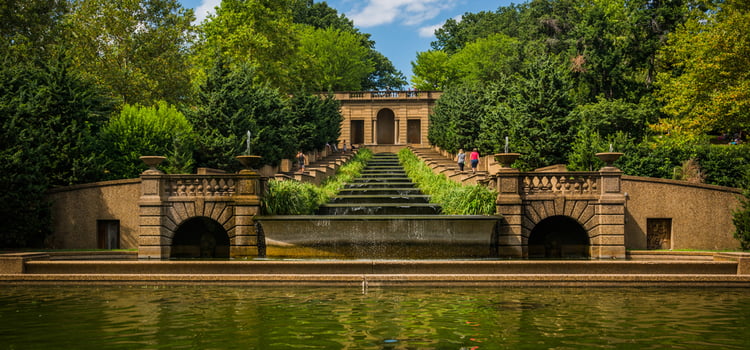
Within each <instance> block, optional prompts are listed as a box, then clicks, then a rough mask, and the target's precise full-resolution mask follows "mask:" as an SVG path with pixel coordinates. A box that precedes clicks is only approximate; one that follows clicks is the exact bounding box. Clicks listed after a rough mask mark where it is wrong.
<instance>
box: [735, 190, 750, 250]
mask: <svg viewBox="0 0 750 350" xmlns="http://www.w3.org/2000/svg"><path fill="white" fill-rule="evenodd" d="M748 179H749V180H750V176H748ZM740 203H741V206H740V208H738V209H737V210H735V211H734V212H733V213H732V223H733V224H734V228H735V231H734V238H736V239H737V240H738V241H740V247H741V248H742V250H744V251H748V250H750V190H745V193H744V198H741V199H740Z"/></svg>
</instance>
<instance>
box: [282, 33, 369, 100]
mask: <svg viewBox="0 0 750 350" xmlns="http://www.w3.org/2000/svg"><path fill="white" fill-rule="evenodd" d="M298 27H299V30H298V31H297V32H298V33H299V38H300V39H299V41H300V56H301V60H300V63H298V64H297V65H296V67H295V69H296V70H298V71H297V73H296V74H295V75H297V76H298V77H300V78H302V79H301V80H302V81H303V82H304V84H306V85H307V87H308V88H307V90H308V91H356V90H360V89H361V87H362V86H361V85H360V84H361V83H362V81H364V80H365V79H366V78H367V77H369V76H370V74H371V73H372V72H374V71H375V67H374V66H373V62H372V61H370V60H369V59H368V55H369V53H370V50H369V49H368V48H366V47H364V46H362V45H361V41H360V38H359V37H357V36H356V35H354V34H351V33H349V32H345V31H341V30H338V29H333V28H327V29H315V28H313V27H309V26H303V25H300V26H298ZM302 62H304V63H302Z"/></svg>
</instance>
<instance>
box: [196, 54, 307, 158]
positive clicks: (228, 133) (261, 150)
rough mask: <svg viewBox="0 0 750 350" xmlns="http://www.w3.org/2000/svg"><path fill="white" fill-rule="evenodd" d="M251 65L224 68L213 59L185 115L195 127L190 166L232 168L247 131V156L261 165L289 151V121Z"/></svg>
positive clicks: (281, 101)
mask: <svg viewBox="0 0 750 350" xmlns="http://www.w3.org/2000/svg"><path fill="white" fill-rule="evenodd" d="M255 77H256V75H255V69H253V68H250V67H248V66H238V67H236V68H235V69H234V70H230V69H229V68H227V66H225V65H224V64H222V62H221V61H217V65H216V66H215V67H214V68H213V69H212V71H211V72H210V74H209V76H208V79H207V81H206V82H205V84H203V85H202V86H201V90H200V91H199V92H198V94H197V101H196V106H195V107H194V108H192V109H191V110H189V111H187V113H186V115H187V116H188V119H189V120H190V121H191V123H192V124H193V128H194V130H195V131H196V134H197V138H196V156H195V158H196V165H197V166H199V167H211V168H218V169H226V170H237V169H238V168H239V163H237V161H236V160H235V157H236V156H238V155H240V154H244V153H245V152H246V141H247V136H246V135H247V132H248V131H250V133H251V137H252V139H251V140H250V144H251V154H255V155H259V156H261V157H263V162H264V163H266V164H278V162H279V161H280V160H281V159H283V158H287V157H291V156H292V155H294V152H295V149H296V148H297V147H296V145H295V141H297V140H294V139H293V136H294V135H295V134H294V125H292V122H293V120H292V119H291V118H289V117H288V115H289V109H288V108H287V107H288V106H287V102H286V101H285V100H284V99H283V97H282V95H281V93H279V91H278V90H275V89H273V88H271V87H270V86H269V85H268V84H263V83H257V82H256V79H255Z"/></svg>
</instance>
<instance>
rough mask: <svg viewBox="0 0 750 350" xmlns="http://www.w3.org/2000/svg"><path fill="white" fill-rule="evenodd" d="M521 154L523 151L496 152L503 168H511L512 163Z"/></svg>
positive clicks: (496, 156)
mask: <svg viewBox="0 0 750 350" xmlns="http://www.w3.org/2000/svg"><path fill="white" fill-rule="evenodd" d="M520 156H521V153H495V161H496V162H498V163H499V164H500V167H501V168H510V165H511V164H513V162H515V161H516V159H518V157H520Z"/></svg>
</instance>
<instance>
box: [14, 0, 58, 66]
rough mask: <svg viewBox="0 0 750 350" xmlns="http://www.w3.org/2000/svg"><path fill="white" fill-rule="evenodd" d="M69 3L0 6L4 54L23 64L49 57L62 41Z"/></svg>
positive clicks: (45, 0) (22, 1)
mask: <svg viewBox="0 0 750 350" xmlns="http://www.w3.org/2000/svg"><path fill="white" fill-rule="evenodd" d="M67 4H68V1H67V0H3V1H2V2H0V14H2V19H3V20H2V21H0V52H3V53H6V54H7V55H8V57H14V58H16V59H18V60H19V61H30V60H33V59H34V58H43V57H49V55H50V52H53V51H54V49H55V46H56V45H57V44H58V42H59V41H60V39H59V36H60V34H61V31H62V30H63V28H61V26H60V22H61V18H62V17H63V15H64V14H65V11H66V8H67Z"/></svg>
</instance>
